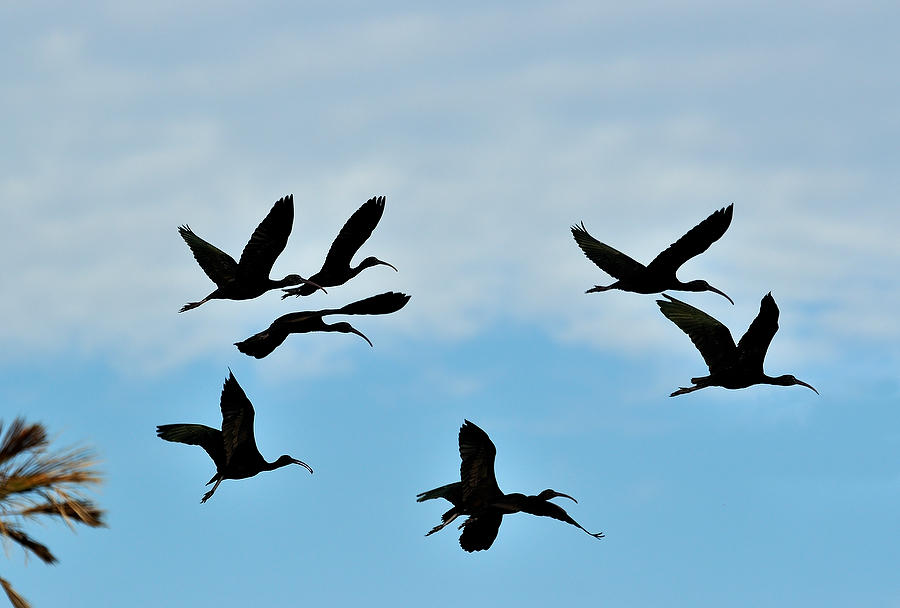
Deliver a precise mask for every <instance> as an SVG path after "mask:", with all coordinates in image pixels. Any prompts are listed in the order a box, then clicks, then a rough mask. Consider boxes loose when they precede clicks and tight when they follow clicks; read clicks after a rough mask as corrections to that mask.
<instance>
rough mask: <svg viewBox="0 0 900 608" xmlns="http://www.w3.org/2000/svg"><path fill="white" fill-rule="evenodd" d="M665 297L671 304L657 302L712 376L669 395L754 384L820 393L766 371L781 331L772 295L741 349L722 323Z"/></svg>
mask: <svg viewBox="0 0 900 608" xmlns="http://www.w3.org/2000/svg"><path fill="white" fill-rule="evenodd" d="M663 296H664V297H666V298H668V300H669V301H666V300H657V301H656V303H657V304H658V305H659V309H660V310H661V311H662V313H663V314H664V315H665V316H666V318H668V319H669V320H670V321H672V322H673V323H674V324H675V325H677V326H678V327H679V328H680V329H681V331H683V332H684V333H686V334H687V335H688V337H690V339H691V342H693V343H694V346H696V347H697V350H699V351H700V354H701V355H703V360H704V361H706V365H707V367H709V375H708V376H701V377H699V378H691V382H692V383H693V384H694V386H691V387H687V388H686V387H680V388H679V389H678V390H677V391H675V392H674V393H672V394H671V395H669V396H670V397H674V396H676V395H684V394H685V393H691V392H693V391H696V390H700V389H701V388H706V387H707V386H722V387H724V388H731V389H737V388H746V387H748V386H752V385H754V384H775V385H778V386H792V385H795V384H799V385H801V386H805V387H806V388H809V389H812V390H813V391H814V392H815V393H816V394H817V395H818V394H819V391H817V390H816V389H815V388H813V387H812V386H810V385H809V384H807V383H806V382H803V381H802V380H798V379H797V378H795V377H794V376H792V375H790V374H785V375H783V376H778V377H776V378H773V377H771V376H767V375H766V374H765V372H763V360H764V359H765V358H766V351H767V350H769V344H771V342H772V338H773V337H774V336H775V332H777V331H778V306H777V305H776V304H775V298H773V297H772V293H771V292H770V293H768V294H766V295H765V296H764V297H763V299H762V301H761V302H760V304H759V314H757V315H756V318H755V319H753V322H752V323H751V324H750V327H749V328H747V332H746V333H745V334H744V335H743V337H742V338H741V340H740V342H738V343H737V346H735V344H734V338H732V337H731V332H730V331H728V328H727V327H725V326H724V325H722V324H721V323H720V322H719V321H717V320H715V319H713V318H712V317H711V316H709V315H708V314H706V313H705V312H703V311H702V310H699V309H697V308H694V307H693V306H691V305H690V304H685V303H684V302H682V301H681V300H677V299H675V298H673V297H671V296H669V295H667V294H663Z"/></svg>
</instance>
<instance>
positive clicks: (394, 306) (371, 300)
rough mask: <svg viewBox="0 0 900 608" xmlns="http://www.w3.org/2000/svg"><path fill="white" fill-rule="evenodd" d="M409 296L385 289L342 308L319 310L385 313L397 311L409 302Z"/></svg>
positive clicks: (324, 312)
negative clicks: (383, 291)
mask: <svg viewBox="0 0 900 608" xmlns="http://www.w3.org/2000/svg"><path fill="white" fill-rule="evenodd" d="M409 298H410V296H408V295H406V294H405V293H398V292H395V291H386V292H385V293H380V294H378V295H376V296H370V297H368V298H365V299H363V300H357V301H356V302H351V303H350V304H347V305H346V306H344V307H343V308H337V309H328V310H323V311H321V312H322V314H323V315H324V314H342V315H387V314H390V313H392V312H397V311H398V310H400V309H401V308H403V307H404V306H406V303H407V302H409Z"/></svg>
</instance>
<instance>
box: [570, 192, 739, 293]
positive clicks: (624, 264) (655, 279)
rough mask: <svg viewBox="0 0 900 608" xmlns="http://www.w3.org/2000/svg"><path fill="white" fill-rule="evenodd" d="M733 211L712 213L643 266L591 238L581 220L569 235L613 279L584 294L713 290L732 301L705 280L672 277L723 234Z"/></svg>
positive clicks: (729, 209)
mask: <svg viewBox="0 0 900 608" xmlns="http://www.w3.org/2000/svg"><path fill="white" fill-rule="evenodd" d="M733 210H734V204H731V205H728V206H727V207H725V208H723V209H719V210H718V211H715V212H713V213H712V215H710V216H709V217H708V218H706V219H705V220H703V221H702V222H700V223H699V224H697V225H696V226H694V227H693V228H691V229H690V230H688V232H687V234H685V235H684V236H683V237H681V238H680V239H678V240H677V241H675V242H674V243H672V244H671V245H669V247H668V249H666V250H665V251H663V252H662V253H660V254H659V255H658V256H656V258H654V259H653V261H652V262H650V263H649V264H648V265H646V266H644V265H643V264H641V263H640V262H637V261H635V260H633V259H631V258H630V257H628V256H627V255H625V254H624V253H622V252H621V251H617V250H616V249H613V248H612V247H610V246H609V245H607V244H605V243H601V242H600V241H598V240H597V239H595V238H594V237H592V236H591V235H590V234H588V232H587V230H586V229H585V227H584V222H582V223H581V226H572V236H573V237H575V242H576V243H578V246H579V247H581V250H582V251H583V252H584V255H586V256H587V257H588V259H589V260H590V261H592V262H593V263H594V264H596V265H597V266H599V267H600V269H601V270H602V271H603V272H605V273H607V274H608V275H610V276H612V277H614V278H615V279H617V280H616V282H614V283H613V284H611V285H606V286H600V285H595V286H594V287H592V288H591V289H588V290H587V291H586V292H585V293H593V292H597V291H606V290H608V289H621V290H623V291H632V292H635V293H660V292H662V291H666V290H679V291H713V292H715V293H717V294H719V295H720V296H724V297H725V298H726V299H727V300H728V301H729V302H731V303H732V304H734V300H732V299H731V298H729V297H728V296H727V295H726V294H725V293H724V292H722V291H719V290H718V289H716V288H715V287H713V286H712V285H710V284H709V283H707V282H706V281H703V280H697V281H688V282H687V283H682V282H681V281H679V280H678V277H676V276H675V273H676V272H677V271H678V269H679V268H680V267H681V265H682V264H684V263H685V262H687V261H688V260H689V259H691V258H692V257H694V256H696V255H700V254H701V253H703V252H704V251H706V250H707V249H709V246H710V245H712V244H713V243H715V242H716V241H717V240H719V239H720V238H721V237H722V235H723V234H725V231H726V230H727V229H728V226H729V225H730V224H731V216H732V212H733Z"/></svg>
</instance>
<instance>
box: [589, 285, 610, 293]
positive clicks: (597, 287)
mask: <svg viewBox="0 0 900 608" xmlns="http://www.w3.org/2000/svg"><path fill="white" fill-rule="evenodd" d="M612 288H613V287H612V285H605V286H604V285H594V286H593V287H591V288H590V289H588V290H587V291H585V292H584V293H597V292H600V291H608V290H610V289H612Z"/></svg>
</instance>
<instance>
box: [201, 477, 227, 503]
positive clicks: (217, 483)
mask: <svg viewBox="0 0 900 608" xmlns="http://www.w3.org/2000/svg"><path fill="white" fill-rule="evenodd" d="M220 483H222V478H221V477H220V478H219V479H217V480H216V485H214V486H213V487H212V490H210V491H209V492H207V493H206V494H204V495H203V498H201V499H200V503H201V504H202V503H204V502H206V501H207V500H209V498H210V496H212V495H213V493H214V492H215V491H216V488H218V487H219V484H220Z"/></svg>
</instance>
